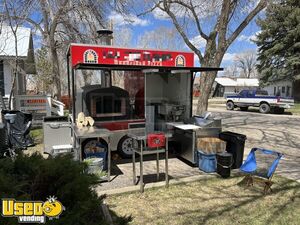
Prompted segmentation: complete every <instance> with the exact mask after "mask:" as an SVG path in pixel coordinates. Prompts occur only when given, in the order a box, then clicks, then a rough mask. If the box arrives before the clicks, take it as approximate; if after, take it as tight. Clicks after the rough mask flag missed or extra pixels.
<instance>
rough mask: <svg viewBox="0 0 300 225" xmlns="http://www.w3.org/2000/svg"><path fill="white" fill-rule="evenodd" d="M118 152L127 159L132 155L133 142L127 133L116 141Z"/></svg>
mask: <svg viewBox="0 0 300 225" xmlns="http://www.w3.org/2000/svg"><path fill="white" fill-rule="evenodd" d="M118 153H119V154H120V155H121V157H122V158H125V159H129V158H131V157H132V153H133V144H132V138H130V137H128V136H127V135H125V136H123V137H122V138H121V139H120V141H119V143H118Z"/></svg>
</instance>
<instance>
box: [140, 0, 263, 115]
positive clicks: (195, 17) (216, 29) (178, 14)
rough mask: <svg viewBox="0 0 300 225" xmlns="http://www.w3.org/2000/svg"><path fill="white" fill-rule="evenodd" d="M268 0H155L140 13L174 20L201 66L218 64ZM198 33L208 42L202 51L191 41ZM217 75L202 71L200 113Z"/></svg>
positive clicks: (204, 108)
mask: <svg viewBox="0 0 300 225" xmlns="http://www.w3.org/2000/svg"><path fill="white" fill-rule="evenodd" d="M267 3H268V0H214V1H205V0H155V1H151V3H150V4H149V5H148V8H147V9H146V10H144V11H143V12H142V13H140V14H139V15H140V16H142V15H145V14H148V13H154V12H155V11H156V10H159V11H160V12H162V14H163V16H166V17H167V18H169V19H170V20H171V21H172V23H173V24H174V26H175V28H176V29H177V31H178V32H179V34H180V35H181V37H182V38H183V40H184V42H185V43H186V45H187V46H188V47H189V48H190V49H191V50H192V51H194V52H195V54H196V55H197V57H198V59H199V61H200V63H201V66H203V67H219V66H220V65H221V62H222V59H223V56H224V54H225V53H226V51H227V49H228V47H229V46H230V45H231V44H232V43H233V42H234V41H235V39H236V38H237V37H238V36H239V34H240V33H241V32H242V31H243V30H244V28H245V27H246V26H247V25H248V24H249V23H250V21H252V20H253V18H255V16H256V15H257V14H258V13H259V12H260V11H261V10H263V9H264V8H265V7H266V6H267ZM204 26H205V29H203V28H204ZM197 35H198V36H199V37H201V38H203V39H204V40H205V42H206V45H205V50H203V51H202V50H201V49H200V48H198V47H197V46H196V45H195V44H193V43H192V42H191V39H190V37H191V36H194V37H195V36H197ZM216 75H217V72H202V73H201V77H200V86H199V89H200V95H199V98H198V105H197V114H201V113H203V112H204V111H205V110H206V109H207V106H208V98H209V93H210V90H211V88H212V86H213V82H214V80H215V77H216Z"/></svg>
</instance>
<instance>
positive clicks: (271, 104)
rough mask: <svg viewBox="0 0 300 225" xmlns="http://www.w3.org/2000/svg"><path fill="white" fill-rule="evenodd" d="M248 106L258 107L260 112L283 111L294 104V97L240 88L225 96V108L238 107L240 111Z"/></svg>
mask: <svg viewBox="0 0 300 225" xmlns="http://www.w3.org/2000/svg"><path fill="white" fill-rule="evenodd" d="M249 106H254V107H259V111H260V112H261V113H269V112H270V111H273V112H274V113H284V110H285V109H289V108H291V107H293V106H294V99H292V98H282V97H277V96H269V95H268V92H267V91H265V90H242V91H241V92H240V93H238V94H237V95H229V96H227V97H226V108H227V110H234V108H237V107H239V108H240V109H241V110H242V111H247V110H248V107H249Z"/></svg>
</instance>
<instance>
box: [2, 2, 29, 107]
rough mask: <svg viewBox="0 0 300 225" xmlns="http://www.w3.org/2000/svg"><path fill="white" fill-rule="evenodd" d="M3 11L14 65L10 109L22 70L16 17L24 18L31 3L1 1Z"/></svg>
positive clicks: (21, 21)
mask: <svg viewBox="0 0 300 225" xmlns="http://www.w3.org/2000/svg"><path fill="white" fill-rule="evenodd" d="M3 4H4V10H3V11H2V12H1V17H2V19H3V20H4V21H7V23H8V25H9V27H10V29H11V32H12V35H13V39H14V63H13V77H12V84H11V90H10V94H9V101H8V107H9V109H11V106H12V98H13V95H14V90H15V86H16V81H17V77H18V75H19V74H20V73H22V72H23V70H22V69H21V68H20V66H19V63H20V59H19V51H18V41H19V37H18V29H19V27H20V26H21V25H22V24H23V22H24V21H23V20H22V19H19V18H18V17H26V16H27V15H28V13H29V11H30V8H31V1H27V2H17V3H16V2H13V1H9V2H8V1H7V0H4V1H3Z"/></svg>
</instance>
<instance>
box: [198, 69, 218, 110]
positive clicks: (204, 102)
mask: <svg viewBox="0 0 300 225" xmlns="http://www.w3.org/2000/svg"><path fill="white" fill-rule="evenodd" d="M216 76H217V71H213V72H202V73H201V76H200V85H199V91H200V94H199V97H198V103H197V111H196V114H197V115H201V114H203V113H204V112H205V111H207V107H208V98H209V95H210V92H211V88H212V86H213V83H214V81H215V78H216ZM201 90H202V91H201Z"/></svg>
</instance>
